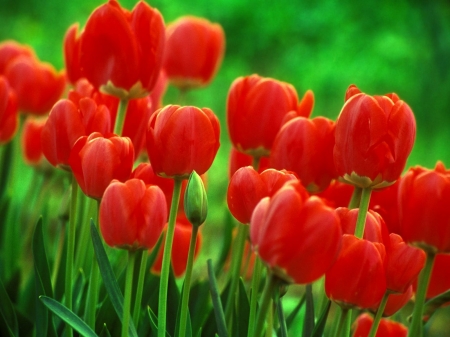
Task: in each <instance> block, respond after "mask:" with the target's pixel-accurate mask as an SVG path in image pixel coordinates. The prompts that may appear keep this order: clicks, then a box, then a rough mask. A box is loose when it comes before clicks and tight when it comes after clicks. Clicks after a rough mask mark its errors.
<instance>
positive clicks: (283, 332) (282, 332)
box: [274, 287, 288, 337]
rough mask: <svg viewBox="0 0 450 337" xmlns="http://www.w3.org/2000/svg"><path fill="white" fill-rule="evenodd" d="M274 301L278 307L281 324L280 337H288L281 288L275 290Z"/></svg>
mask: <svg viewBox="0 0 450 337" xmlns="http://www.w3.org/2000/svg"><path fill="white" fill-rule="evenodd" d="M274 301H275V304H276V306H277V315H278V321H279V323H280V336H281V337H288V330H287V325H286V318H285V317H284V311H283V303H281V297H280V287H276V288H275V296H274Z"/></svg>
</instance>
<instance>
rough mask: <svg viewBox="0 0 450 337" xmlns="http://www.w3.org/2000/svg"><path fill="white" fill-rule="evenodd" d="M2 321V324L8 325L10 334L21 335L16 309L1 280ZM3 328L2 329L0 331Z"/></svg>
mask: <svg viewBox="0 0 450 337" xmlns="http://www.w3.org/2000/svg"><path fill="white" fill-rule="evenodd" d="M0 303H1V305H0V318H1V320H0V321H3V324H2V325H1V326H4V327H6V330H7V332H8V335H9V336H12V337H14V336H18V335H19V327H18V324H17V316H16V312H15V310H14V306H13V304H12V302H11V299H10V298H9V296H8V293H7V292H6V289H5V287H4V286H3V283H2V281H1V280H0ZM1 331H2V330H1V329H0V332H1Z"/></svg>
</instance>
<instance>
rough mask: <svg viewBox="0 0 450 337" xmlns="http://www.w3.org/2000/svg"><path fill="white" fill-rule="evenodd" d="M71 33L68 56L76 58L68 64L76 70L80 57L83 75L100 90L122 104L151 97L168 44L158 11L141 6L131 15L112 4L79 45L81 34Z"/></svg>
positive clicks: (98, 13)
mask: <svg viewBox="0 0 450 337" xmlns="http://www.w3.org/2000/svg"><path fill="white" fill-rule="evenodd" d="M71 29H72V30H70V31H69V33H68V34H69V36H68V38H67V40H68V42H67V43H66V46H69V47H68V48H66V52H70V51H72V52H73V53H74V54H73V55H67V54H66V60H70V59H72V63H71V66H70V67H72V66H73V68H74V69H76V67H77V62H78V61H77V55H76V54H77V53H78V52H79V64H80V67H81V73H82V75H83V76H84V77H86V78H87V79H88V80H89V82H91V83H92V84H93V85H94V87H95V88H97V89H100V90H102V91H104V92H106V93H108V94H111V95H114V96H117V97H119V98H120V99H130V98H139V97H144V96H146V95H147V94H148V93H149V92H151V91H152V89H153V87H154V86H155V83H156V80H157V78H158V75H159V71H160V69H161V64H162V57H163V48H164V40H165V32H164V21H163V18H162V16H161V14H160V13H159V12H158V11H157V10H156V9H154V8H152V7H150V6H149V5H147V4H146V3H145V2H144V1H139V2H138V3H137V4H136V6H135V7H134V9H133V10H132V11H131V12H129V11H127V10H125V9H123V8H122V7H121V6H120V5H119V3H118V2H117V1H116V0H109V1H108V2H107V3H106V4H104V5H102V6H100V7H98V8H97V9H95V10H94V12H93V13H92V14H91V16H90V17H89V18H88V20H87V22H86V27H85V28H84V31H82V32H81V33H80V35H79V37H78V39H79V41H77V37H76V33H74V32H73V30H74V29H76V28H71ZM78 43H79V47H77V44H78ZM78 48H79V49H78ZM73 73H75V74H76V73H77V70H74V71H73ZM76 77H77V76H75V78H76Z"/></svg>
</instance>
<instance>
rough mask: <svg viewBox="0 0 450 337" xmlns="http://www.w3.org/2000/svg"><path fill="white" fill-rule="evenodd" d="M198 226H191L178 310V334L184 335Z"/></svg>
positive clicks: (182, 336) (181, 336)
mask: <svg viewBox="0 0 450 337" xmlns="http://www.w3.org/2000/svg"><path fill="white" fill-rule="evenodd" d="M197 233H198V226H192V235H191V243H190V244H189V254H188V260H187V266H186V276H185V277H184V284H183V297H182V298H181V312H180V330H179V334H178V335H179V336H180V337H184V336H187V334H186V322H187V314H188V304H189V290H190V288H191V276H192V266H193V264H194V253H195V244H196V242H197Z"/></svg>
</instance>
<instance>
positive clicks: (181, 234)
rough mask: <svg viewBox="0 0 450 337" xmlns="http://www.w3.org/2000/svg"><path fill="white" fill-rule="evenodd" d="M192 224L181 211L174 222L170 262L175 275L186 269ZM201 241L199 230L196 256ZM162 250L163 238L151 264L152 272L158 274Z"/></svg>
mask: <svg viewBox="0 0 450 337" xmlns="http://www.w3.org/2000/svg"><path fill="white" fill-rule="evenodd" d="M191 234H192V225H191V224H190V223H189V221H188V220H187V218H186V216H185V215H184V214H183V213H180V214H179V215H178V217H177V221H176V224H175V233H174V238H173V247H174V249H172V254H171V262H172V268H173V273H174V275H175V277H181V276H183V274H184V272H185V271H186V263H187V258H188V252H189V242H190V240H191ZM201 242H202V236H201V232H198V236H197V241H196V246H195V253H194V257H197V256H198V254H199V252H200V247H201ZM163 251H164V240H163V243H162V244H161V247H160V248H159V251H158V256H157V257H156V260H155V263H154V264H153V266H152V272H153V273H155V274H159V273H160V272H161V265H162V257H163Z"/></svg>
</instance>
